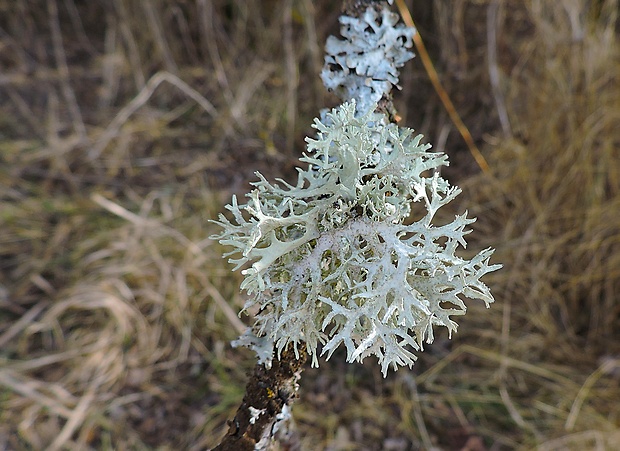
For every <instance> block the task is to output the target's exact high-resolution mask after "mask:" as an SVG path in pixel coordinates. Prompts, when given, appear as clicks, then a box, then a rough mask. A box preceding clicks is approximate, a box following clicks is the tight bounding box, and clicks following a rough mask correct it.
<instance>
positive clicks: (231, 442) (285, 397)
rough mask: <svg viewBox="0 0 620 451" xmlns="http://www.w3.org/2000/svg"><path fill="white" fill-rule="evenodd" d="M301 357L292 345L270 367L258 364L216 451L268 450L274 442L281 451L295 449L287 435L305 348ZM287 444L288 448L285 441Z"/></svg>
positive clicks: (304, 356)
mask: <svg viewBox="0 0 620 451" xmlns="http://www.w3.org/2000/svg"><path fill="white" fill-rule="evenodd" d="M298 354H299V357H298V356H297V355H296V353H295V350H294V348H293V345H292V344H290V345H289V346H288V347H287V349H286V350H285V351H283V352H282V355H281V356H280V359H279V360H277V359H275V358H274V359H273V362H272V366H271V368H269V369H267V368H266V367H265V365H261V364H257V365H256V366H255V367H254V372H253V374H252V376H251V377H250V380H249V381H248V384H247V386H246V389H245V396H244V397H243V402H242V403H241V406H239V409H238V410H237V413H236V415H235V417H234V418H233V419H232V420H231V421H229V422H228V426H229V427H228V432H227V433H226V435H225V436H224V438H223V439H222V441H221V443H220V444H219V445H218V446H217V447H215V448H214V449H213V451H254V450H268V449H269V447H270V445H271V444H272V443H273V441H274V440H275V439H278V438H279V439H280V445H281V449H288V450H290V451H293V450H294V449H295V448H296V446H295V444H294V443H293V442H294V438H292V437H291V433H287V427H288V424H287V423H288V422H289V421H290V408H291V405H292V404H293V402H294V401H295V399H296V398H297V397H298V396H297V390H298V388H299V386H298V384H297V382H298V381H299V378H300V377H301V372H302V371H303V366H304V364H305V362H306V360H307V353H306V349H305V346H300V347H299V348H298ZM286 441H288V442H289V443H288V446H287V445H286V443H284V442H286Z"/></svg>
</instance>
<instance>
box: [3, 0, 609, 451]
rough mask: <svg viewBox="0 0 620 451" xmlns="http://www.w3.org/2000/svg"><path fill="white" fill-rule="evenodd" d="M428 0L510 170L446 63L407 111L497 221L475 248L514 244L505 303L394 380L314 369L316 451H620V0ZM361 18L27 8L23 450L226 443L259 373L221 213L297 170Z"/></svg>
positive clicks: (23, 14) (470, 318)
mask: <svg viewBox="0 0 620 451" xmlns="http://www.w3.org/2000/svg"><path fill="white" fill-rule="evenodd" d="M104 5H105V6H104ZM414 6H415V7H414V8H413V10H412V12H413V14H414V19H416V22H417V24H418V25H419V26H420V28H421V30H422V31H423V32H424V33H425V35H424V37H425V40H426V42H427V44H428V45H429V49H430V50H431V53H432V56H433V57H434V59H435V62H436V64H437V65H438V69H439V71H440V75H441V77H442V81H443V82H444V83H445V84H446V85H447V87H448V90H449V92H450V94H451V96H452V99H453V101H454V102H455V104H456V107H457V109H458V110H459V112H460V113H461V115H462V116H463V119H464V121H465V123H466V124H467V125H468V126H469V127H470V129H471V131H472V134H473V136H474V138H475V139H476V141H477V144H478V145H479V146H480V147H481V148H482V149H483V152H484V154H485V157H486V158H487V160H488V161H489V164H490V167H491V172H490V174H479V173H477V171H476V170H475V165H474V163H473V161H472V159H471V156H470V155H469V154H468V153H467V151H466V150H465V146H464V145H463V143H462V142H460V140H459V138H458V136H457V135H456V133H454V129H453V126H452V125H451V123H450V122H449V120H448V119H447V116H446V114H445V112H443V110H442V109H441V106H440V104H439V102H438V100H437V99H436V98H435V97H434V94H433V92H432V90H431V88H430V84H429V82H428V81H427V80H426V77H425V74H424V72H423V70H422V68H421V67H420V64H419V62H414V63H411V65H410V66H408V67H409V69H408V71H407V72H406V73H405V74H403V75H404V76H403V87H404V90H403V95H402V96H401V97H400V98H399V99H398V104H399V105H400V111H401V113H402V114H403V116H404V117H405V119H404V122H405V123H406V124H407V125H410V126H415V127H417V128H419V129H421V130H422V131H424V132H425V133H426V134H427V136H429V139H430V140H431V141H432V142H433V143H434V144H435V147H436V148H439V149H443V148H445V149H446V151H447V152H448V153H449V154H450V157H451V160H452V166H451V168H450V169H449V171H447V172H446V173H447V175H448V176H449V177H450V178H452V179H453V180H454V181H455V182H458V183H459V184H460V185H462V187H463V189H464V194H463V196H461V197H462V205H461V207H460V208H461V209H465V208H468V209H469V210H470V211H471V212H472V213H473V214H475V215H476V216H478V217H479V220H478V222H477V223H476V224H475V232H474V234H472V236H471V237H472V239H471V244H470V246H471V248H472V249H474V250H475V249H480V248H482V247H486V246H494V247H496V248H497V249H498V251H497V256H496V258H495V261H498V262H502V263H504V264H505V268H504V270H502V271H500V272H498V273H494V274H492V275H489V278H488V283H489V284H490V285H491V286H492V287H493V289H494V292H495V294H496V297H497V303H496V304H495V305H494V306H493V307H492V308H491V309H490V310H485V309H484V308H482V307H481V306H477V305H472V307H471V311H470V314H468V315H467V316H466V317H465V318H464V319H463V320H462V321H461V328H460V332H459V334H458V335H457V336H456V337H454V339H453V340H452V341H448V340H447V338H446V337H445V336H444V335H440V336H439V337H438V339H437V341H436V343H435V344H434V345H433V346H430V347H429V348H428V349H427V351H426V352H425V353H424V354H423V355H422V356H421V357H420V360H419V363H418V364H417V365H416V367H414V370H413V371H411V372H409V371H405V370H401V371H399V372H398V373H396V374H391V375H390V376H389V377H388V378H387V379H385V380H384V379H382V378H381V377H380V373H379V371H378V369H377V368H376V365H373V364H372V362H370V361H369V362H368V364H367V365H365V366H361V365H348V364H344V363H342V362H341V361H342V359H339V358H338V357H339V356H338V355H335V356H334V357H333V359H332V360H331V361H330V362H322V363H321V367H320V368H319V369H308V370H307V371H306V372H305V373H304V377H303V378H302V390H301V393H302V399H301V400H300V401H299V402H298V403H297V404H296V407H295V417H296V419H297V423H298V427H299V429H300V430H301V431H302V436H303V437H305V439H304V440H305V445H306V446H307V448H308V449H330V450H347V449H391V450H408V449H418V448H420V447H422V448H425V449H426V448H430V447H431V446H439V447H441V448H443V449H460V448H462V447H464V446H465V444H467V445H468V446H469V449H484V448H483V446H484V447H486V448H487V449H514V448H517V449H530V448H534V447H539V448H541V449H545V450H560V449H575V450H580V449H601V450H603V449H613V444H614V443H618V442H619V441H620V409H619V407H618V401H617V400H619V399H620V381H619V377H620V345H619V343H620V335H619V334H620V332H619V328H618V324H620V302H619V301H618V294H617V293H619V292H620V163H619V162H620V150H619V149H620V128H619V127H618V123H619V122H620V90H619V89H618V74H620V43H619V40H618V14H619V13H620V7H619V5H618V2H617V1H615V0H603V1H596V2H586V1H585V0H574V1H571V2H568V1H567V2H547V1H545V0H529V1H527V2H524V3H518V6H515V4H514V3H513V2H496V1H492V2H485V1H474V0H465V1H460V2H451V1H447V0H441V1H436V2H434V4H433V6H432V7H429V6H428V5H427V4H426V3H425V2H419V3H416V4H415V5H414ZM337 14H338V4H337V2H326V1H325V2H311V1H310V0H297V1H293V0H269V1H264V2H245V1H234V0H227V1H223V0H221V1H213V0H191V1H182V2H172V3H168V2H162V1H156V2H147V1H142V0H140V1H135V2H126V1H124V0H115V1H111V2H95V3H92V2H85V3H84V2H75V1H74V0H66V1H62V2H61V1H58V0H47V1H46V2H25V1H23V2H9V1H7V0H0V66H1V67H3V70H2V74H0V202H1V205H0V449H17V450H19V449H57V450H60V449H112V448H113V449H119V450H122V449H155V448H157V449H195V450H199V449H205V448H207V447H209V446H212V445H214V444H215V443H217V441H218V438H219V437H220V435H221V434H222V433H223V427H225V426H224V424H225V420H226V418H228V417H229V416H230V414H231V413H232V412H234V410H235V409H236V406H237V404H238V403H239V401H240V398H241V396H242V391H243V387H244V383H245V377H246V376H245V373H246V371H247V370H248V369H249V368H251V367H252V366H253V364H254V362H253V359H252V356H251V354H250V353H249V352H246V351H244V350H234V349H231V348H230V346H229V341H230V340H231V339H233V338H234V337H236V336H237V334H238V330H239V329H240V328H241V327H243V325H242V324H241V323H240V322H239V320H238V319H237V318H236V317H235V315H234V313H235V312H237V311H238V309H239V307H240V306H241V305H242V303H243V299H242V295H241V294H240V293H238V288H237V287H238V283H239V279H238V277H237V276H236V275H234V274H231V273H230V272H229V268H228V266H227V265H225V264H224V262H223V261H222V260H221V259H220V255H221V249H220V248H219V247H218V246H216V245H215V244H214V243H213V242H211V241H210V240H209V239H208V238H207V237H208V236H209V235H210V234H211V233H212V231H213V230H212V228H211V227H212V226H211V225H210V224H209V223H208V222H207V220H208V219H209V218H212V217H214V216H215V215H216V213H217V212H218V211H221V209H222V206H223V204H224V202H227V201H228V199H229V196H230V194H231V193H232V192H243V191H245V190H247V188H248V186H247V182H248V180H252V179H253V176H252V173H253V171H255V170H261V172H263V173H264V174H266V175H267V176H268V177H275V176H282V175H283V174H284V175H285V176H287V175H289V176H290V174H291V173H292V170H291V169H292V166H293V164H294V162H295V159H296V158H297V157H298V156H299V154H300V151H301V149H302V146H303V137H304V136H305V134H306V133H308V132H309V130H310V128H309V125H310V122H311V118H312V117H313V116H314V115H315V114H317V112H318V110H319V109H320V108H321V107H324V106H326V105H328V104H333V102H334V99H333V98H331V97H330V96H328V95H326V94H325V93H324V91H323V88H322V85H321V84H320V81H319V79H318V77H317V73H318V71H319V69H320V65H321V60H322V54H321V47H322V44H323V42H324V39H325V37H326V35H327V34H328V33H331V32H333V31H334V30H335V29H336V17H337ZM487 22H488V23H489V24H491V25H492V26H491V27H487ZM283 36H286V37H288V40H287V42H286V45H283V44H282V37H283ZM488 56H490V57H488ZM330 102H331V103H330ZM451 131H452V133H450V132H451Z"/></svg>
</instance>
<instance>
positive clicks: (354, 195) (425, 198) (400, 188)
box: [215, 102, 500, 375]
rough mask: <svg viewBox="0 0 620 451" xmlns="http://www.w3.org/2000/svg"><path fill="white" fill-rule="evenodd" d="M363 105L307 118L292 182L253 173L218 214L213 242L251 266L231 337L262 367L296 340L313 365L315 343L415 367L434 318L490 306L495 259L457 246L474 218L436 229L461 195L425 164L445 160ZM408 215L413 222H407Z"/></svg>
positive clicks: (445, 319)
mask: <svg viewBox="0 0 620 451" xmlns="http://www.w3.org/2000/svg"><path fill="white" fill-rule="evenodd" d="M372 110H373V109H370V110H369V111H368V112H367V113H365V114H364V115H362V116H359V117H358V116H356V108H355V102H349V103H345V104H343V105H341V106H339V107H337V108H335V109H333V110H332V111H331V112H330V113H329V114H328V115H327V117H326V120H325V121H323V122H321V121H319V120H318V119H316V120H315V122H314V128H316V130H317V138H316V139H311V138H307V139H306V141H307V143H308V145H307V153H306V154H305V155H304V157H302V158H301V161H302V162H304V163H306V164H307V168H306V169H298V172H299V174H298V180H297V183H296V184H295V185H290V184H288V183H286V182H285V181H283V180H278V181H277V183H270V182H268V181H267V180H266V179H265V178H264V177H263V176H261V175H260V174H258V176H259V178H260V180H259V181H258V182H255V183H254V186H255V189H254V190H252V192H251V193H249V194H248V195H247V197H248V202H247V203H245V204H242V205H239V204H238V202H237V199H236V198H235V197H233V201H232V203H231V205H229V206H227V208H228V210H230V212H231V213H232V220H229V219H227V218H226V217H225V216H224V215H220V217H219V221H218V222H217V223H218V224H219V225H220V226H221V227H222V228H223V231H222V232H221V233H220V234H219V235H217V236H216V237H215V238H217V239H218V240H219V241H220V242H221V243H222V244H224V245H228V246H232V248H233V250H232V251H231V252H229V253H228V254H227V256H233V255H234V256H235V257H234V258H231V259H230V261H231V262H232V263H234V264H235V269H240V268H241V267H243V266H245V265H246V264H248V263H251V266H250V267H249V268H246V269H244V270H243V271H242V272H243V274H244V275H245V279H244V281H243V283H242V285H241V288H242V289H244V290H246V291H247V292H248V294H249V295H250V296H251V298H250V299H249V300H248V301H247V303H246V305H245V309H246V310H247V309H253V308H254V307H257V309H256V310H257V314H256V319H255V324H254V326H253V327H252V329H251V331H250V332H249V334H247V335H246V336H245V337H242V339H241V340H240V342H241V343H242V344H247V345H250V346H251V347H253V348H254V349H256V350H257V352H259V355H262V360H263V361H264V362H265V363H267V364H268V363H269V361H270V359H271V357H272V354H271V353H270V350H271V349H274V348H275V350H276V351H277V353H278V354H279V353H281V352H282V350H284V349H285V348H286V347H287V345H288V344H289V343H293V344H294V345H295V346H296V347H297V346H299V345H301V344H305V345H306V346H307V350H308V353H309V354H310V355H311V356H312V362H313V365H318V360H317V354H318V352H319V346H320V345H322V351H321V352H322V353H323V354H326V355H327V357H328V358H329V357H330V356H331V355H332V353H333V352H334V350H335V349H337V348H338V347H339V346H340V345H344V346H345V348H346V351H347V361H349V362H352V361H361V360H363V359H364V358H365V357H367V356H369V355H375V356H376V357H377V358H378V360H379V363H380V364H381V367H382V371H383V374H384V375H385V374H386V373H387V370H388V368H389V367H390V366H392V367H393V368H395V369H396V368H398V367H399V366H402V365H408V366H411V365H413V363H414V361H415V359H416V356H415V354H414V352H415V351H421V350H422V349H423V345H424V343H430V342H432V341H433V326H445V327H447V328H448V330H449V331H450V332H452V331H454V330H456V327H457V324H456V323H455V322H454V321H453V320H452V319H451V317H452V316H458V315H463V314H464V313H465V311H466V306H465V303H464V299H466V298H469V299H480V300H482V301H484V302H485V303H486V304H487V305H488V304H489V303H491V302H493V297H492V295H491V293H490V291H489V289H488V287H487V286H486V285H485V284H484V283H483V282H482V281H481V280H480V278H481V277H482V276H483V275H484V274H486V273H488V272H490V271H494V270H496V269H498V268H499V267H500V266H499V265H489V257H490V256H491V253H492V251H491V250H490V249H487V250H484V251H482V252H480V253H479V254H477V255H476V256H475V257H474V258H472V259H471V260H466V259H463V258H461V257H459V256H457V255H456V254H455V251H456V250H457V248H458V247H459V246H463V247H465V245H466V242H465V235H466V234H467V233H468V232H467V230H466V226H467V225H468V224H471V223H472V222H473V221H474V220H473V219H469V218H467V217H466V214H463V215H461V216H457V217H456V218H455V219H454V221H453V222H451V223H449V224H445V225H442V226H435V225H433V218H434V216H435V214H436V212H437V210H438V209H439V208H441V207H442V206H443V205H445V204H447V203H448V202H450V201H451V200H453V199H454V198H455V197H456V196H457V194H458V193H459V192H460V190H459V189H458V188H457V187H451V186H450V185H449V184H448V182H447V181H446V180H444V179H443V178H441V177H440V176H439V174H438V173H437V172H436V171H434V170H435V169H437V168H438V167H440V166H441V165H443V164H447V158H446V156H445V155H443V154H439V153H434V152H429V147H430V145H428V144H421V135H417V136H414V135H413V130H411V129H407V128H399V127H398V126H396V125H395V124H391V123H387V121H386V118H385V116H384V115H382V114H377V113H373V112H372ZM412 212H413V216H415V217H421V219H418V220H417V221H415V222H413V223H411V224H406V223H405V220H406V219H407V218H408V217H409V216H410V214H411V213H412ZM261 350H262V354H261V352H260V351H261Z"/></svg>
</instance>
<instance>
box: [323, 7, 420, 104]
mask: <svg viewBox="0 0 620 451" xmlns="http://www.w3.org/2000/svg"><path fill="white" fill-rule="evenodd" d="M397 23H398V15H396V14H394V13H393V12H391V11H390V10H389V9H388V8H387V7H384V8H381V9H380V10H377V9H375V8H368V9H366V12H365V13H363V14H362V15H361V17H351V16H340V24H341V27H340V34H341V35H342V37H343V38H344V39H338V38H336V37H335V36H330V37H329V38H328V39H327V43H326V45H325V53H326V55H325V64H324V66H323V70H322V72H321V78H322V80H323V84H324V85H325V87H326V88H327V89H328V90H330V91H333V92H334V93H336V95H338V97H340V98H341V99H342V100H344V101H350V100H355V101H356V102H357V110H358V114H364V113H366V112H367V111H369V110H370V108H371V107H372V106H373V105H374V104H376V103H377V102H379V100H381V98H382V97H383V96H384V95H386V94H388V93H389V92H390V91H391V89H392V87H393V86H396V87H397V88H400V87H399V86H398V76H399V71H398V69H399V68H400V67H402V66H403V65H404V64H405V63H406V62H407V61H409V60H410V59H411V58H413V56H414V54H413V53H412V52H410V51H408V50H407V49H410V48H411V47H412V46H413V41H412V38H413V35H414V34H415V29H414V28H409V27H405V26H404V25H402V24H400V25H397Z"/></svg>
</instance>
